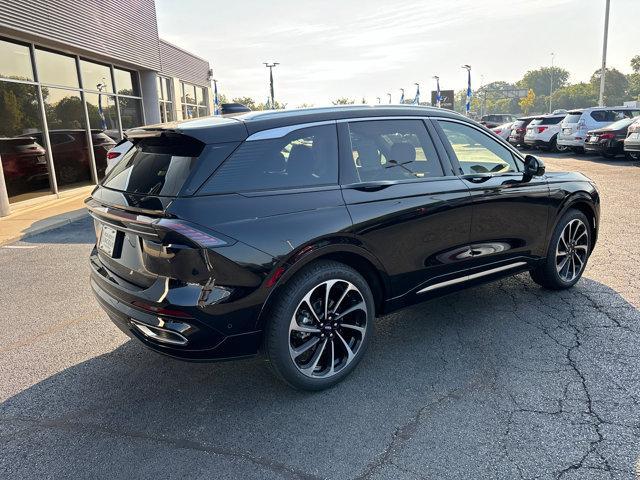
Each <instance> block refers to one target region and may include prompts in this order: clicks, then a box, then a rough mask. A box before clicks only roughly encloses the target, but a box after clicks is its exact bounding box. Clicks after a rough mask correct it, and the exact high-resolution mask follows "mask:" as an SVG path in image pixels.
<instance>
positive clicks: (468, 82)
mask: <svg viewBox="0 0 640 480" xmlns="http://www.w3.org/2000/svg"><path fill="white" fill-rule="evenodd" d="M461 68H464V69H465V70H466V71H467V102H466V104H465V109H466V111H467V116H469V113H470V112H471V65H462V67H461Z"/></svg>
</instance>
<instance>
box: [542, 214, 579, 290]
mask: <svg viewBox="0 0 640 480" xmlns="http://www.w3.org/2000/svg"><path fill="white" fill-rule="evenodd" d="M590 253H591V228H590V227H589V220H588V219H587V216H586V215H585V214H584V213H582V212H581V211H579V210H573V209H570V210H568V211H567V212H566V213H565V214H564V215H563V216H562V218H561V219H560V221H559V222H558V224H557V225H556V228H555V230H554V232H553V235H552V236H551V241H550V242H549V247H548V248H547V257H546V258H545V259H544V261H543V263H542V264H540V265H539V266H538V267H537V268H536V269H534V270H532V271H531V272H530V274H531V278H532V279H533V281H534V282H536V283H537V284H538V285H541V286H542V287H544V288H548V289H551V290H564V289H566V288H571V287H573V286H574V285H575V284H576V283H577V282H578V280H580V277H581V276H582V273H583V272H584V269H585V267H586V265H587V260H588V259H589V254H590Z"/></svg>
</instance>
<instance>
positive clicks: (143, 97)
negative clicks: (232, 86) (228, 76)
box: [0, 0, 213, 216]
mask: <svg viewBox="0 0 640 480" xmlns="http://www.w3.org/2000/svg"><path fill="white" fill-rule="evenodd" d="M212 108H213V105H212V95H211V69H210V66H209V63H208V62H207V61H206V60H204V59H202V58H200V57H198V56H196V55H194V54H192V53H189V52H187V51H185V50H183V49H181V48H180V47H178V46H176V45H173V44H171V43H169V42H166V41H164V40H162V39H160V38H159V36H158V24H157V18H156V9H155V3H154V1H153V0H59V1H55V2H53V1H39V2H34V1H25V0H0V158H1V160H2V162H1V165H2V169H0V216H2V215H7V214H8V213H9V210H10V209H11V208H12V207H13V206H16V205H24V204H26V203H31V202H34V201H38V200H36V199H41V198H47V197H49V198H55V197H56V196H59V195H61V194H63V193H64V192H65V191H69V190H70V189H76V188H79V187H84V186H87V185H92V184H95V183H97V182H98V181H99V180H100V179H101V177H102V176H103V175H104V170H105V167H106V160H107V151H108V150H109V149H110V148H111V147H113V145H114V144H115V143H117V142H118V141H120V140H121V139H122V135H123V131H125V130H127V129H129V128H132V127H136V126H139V125H146V124H154V123H160V122H168V121H173V120H182V119H187V118H195V117H201V116H206V115H209V114H210V112H211V111H212Z"/></svg>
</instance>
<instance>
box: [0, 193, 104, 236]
mask: <svg viewBox="0 0 640 480" xmlns="http://www.w3.org/2000/svg"><path fill="white" fill-rule="evenodd" d="M93 188H94V187H93V186H88V187H83V188H78V189H74V190H73V191H71V192H64V193H62V194H61V198H54V199H51V200H46V201H44V202H41V203H37V204H34V205H30V206H24V207H20V208H17V209H16V210H15V211H13V212H12V213H11V214H10V215H9V216H8V217H0V245H6V244H8V243H12V242H16V241H18V240H20V239H22V238H25V237H28V236H31V235H35V234H36V233H40V232H44V231H46V230H51V229H53V228H56V227H59V226H61V225H65V224H67V223H70V222H73V221H74V220H78V219H79V218H82V217H83V216H85V215H87V210H86V208H85V206H84V199H85V198H87V197H88V196H89V195H90V193H91V190H92V189H93Z"/></svg>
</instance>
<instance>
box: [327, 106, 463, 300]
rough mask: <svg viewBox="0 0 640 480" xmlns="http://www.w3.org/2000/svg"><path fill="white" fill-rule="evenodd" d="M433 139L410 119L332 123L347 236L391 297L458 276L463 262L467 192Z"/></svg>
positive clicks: (414, 120) (423, 126)
mask: <svg viewBox="0 0 640 480" xmlns="http://www.w3.org/2000/svg"><path fill="white" fill-rule="evenodd" d="M434 134H435V132H431V134H430V133H429V131H428V129H427V125H426V124H425V122H424V121H423V120H421V119H417V118H407V119H365V120H349V121H344V122H341V123H339V135H340V154H341V183H342V188H343V196H344V200H345V203H346V205H347V209H348V211H349V214H350V215H351V218H352V220H353V229H352V233H353V234H354V235H355V236H356V237H357V238H358V239H359V240H360V241H362V242H363V243H364V244H365V246H366V248H367V249H368V250H369V251H371V252H373V253H374V254H375V255H376V256H377V258H378V259H379V260H380V261H381V262H382V264H383V265H384V268H385V269H386V271H387V273H388V274H389V276H390V279H391V286H392V289H393V292H392V295H393V296H394V297H399V296H402V295H404V294H406V293H410V292H412V291H414V290H417V289H421V288H423V287H424V285H427V284H429V283H432V282H434V281H436V280H435V279H437V278H438V277H442V276H445V277H446V276H447V275H450V274H451V273H452V272H455V271H458V270H462V269H464V263H465V261H466V260H467V258H468V256H467V255H466V253H467V252H468V242H469V228H470V225H471V202H470V201H471V198H470V194H469V189H468V188H467V187H466V185H465V183H464V182H463V181H462V180H461V179H460V178H458V177H457V176H455V175H454V173H453V171H452V168H451V165H450V164H448V163H443V162H442V159H441V157H442V156H443V155H444V150H442V145H441V144H440V143H436V144H434V141H433V138H432V136H433V135H434ZM438 142H439V141H438ZM438 149H440V151H438ZM444 160H445V162H448V161H447V160H446V158H445V159H444ZM417 298H419V297H417Z"/></svg>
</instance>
